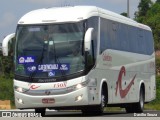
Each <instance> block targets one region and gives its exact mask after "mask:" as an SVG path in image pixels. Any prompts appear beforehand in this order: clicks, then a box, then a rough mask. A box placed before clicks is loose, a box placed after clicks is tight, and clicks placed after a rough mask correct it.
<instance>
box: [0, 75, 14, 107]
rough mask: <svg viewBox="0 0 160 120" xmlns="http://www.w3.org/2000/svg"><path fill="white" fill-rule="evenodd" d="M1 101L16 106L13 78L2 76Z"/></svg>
mask: <svg viewBox="0 0 160 120" xmlns="http://www.w3.org/2000/svg"><path fill="white" fill-rule="evenodd" d="M0 91H1V92H0V100H10V101H11V105H12V106H14V92H13V78H11V77H8V76H7V77H6V76H0Z"/></svg>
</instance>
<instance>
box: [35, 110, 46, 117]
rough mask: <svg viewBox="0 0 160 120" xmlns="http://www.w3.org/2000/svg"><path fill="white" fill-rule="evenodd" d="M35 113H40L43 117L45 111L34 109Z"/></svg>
mask: <svg viewBox="0 0 160 120" xmlns="http://www.w3.org/2000/svg"><path fill="white" fill-rule="evenodd" d="M35 113H40V114H41V116H42V117H44V116H45V113H46V109H45V108H36V109H35Z"/></svg>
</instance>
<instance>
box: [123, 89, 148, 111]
mask: <svg viewBox="0 0 160 120" xmlns="http://www.w3.org/2000/svg"><path fill="white" fill-rule="evenodd" d="M144 99H145V95H144V90H143V89H142V88H141V89H140V93H139V102H137V103H133V104H129V105H127V106H126V108H125V109H126V112H127V113H142V112H143V109H144Z"/></svg>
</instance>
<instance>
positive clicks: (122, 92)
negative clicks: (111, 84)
mask: <svg viewBox="0 0 160 120" xmlns="http://www.w3.org/2000/svg"><path fill="white" fill-rule="evenodd" d="M122 76H126V69H125V67H124V66H122V68H121V70H120V72H119V76H118V80H117V82H116V85H117V86H116V93H115V95H116V96H117V93H118V87H119V93H120V97H121V98H125V97H126V95H127V94H128V92H129V90H130V89H131V87H132V85H133V84H134V80H135V78H136V75H134V77H133V78H132V80H131V82H130V83H129V84H128V86H127V87H126V88H125V89H122Z"/></svg>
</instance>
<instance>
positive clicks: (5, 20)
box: [0, 0, 155, 41]
mask: <svg viewBox="0 0 160 120" xmlns="http://www.w3.org/2000/svg"><path fill="white" fill-rule="evenodd" d="M129 1H130V17H131V18H134V13H135V11H137V9H138V8H137V7H138V4H139V2H140V0H129ZM152 1H155V0H152ZM64 5H72V6H73V5H94V6H98V7H101V8H104V9H107V10H110V11H113V12H116V13H119V14H120V13H122V12H127V0H1V1H0V41H2V40H3V38H4V37H5V36H6V35H8V34H11V33H14V32H15V31H16V25H17V22H18V20H19V19H20V18H21V17H22V16H23V15H24V14H26V13H27V12H30V11H32V10H35V9H40V8H48V7H57V6H64Z"/></svg>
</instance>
